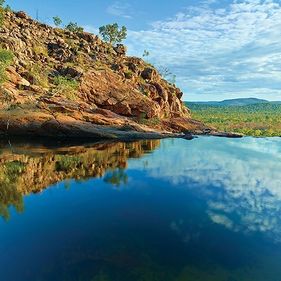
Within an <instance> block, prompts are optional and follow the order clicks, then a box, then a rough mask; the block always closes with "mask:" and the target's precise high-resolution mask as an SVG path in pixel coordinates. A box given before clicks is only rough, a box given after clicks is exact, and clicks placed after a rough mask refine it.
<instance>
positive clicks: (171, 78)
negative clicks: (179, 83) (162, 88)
mask: <svg viewBox="0 0 281 281" xmlns="http://www.w3.org/2000/svg"><path fill="white" fill-rule="evenodd" d="M158 72H159V74H160V75H161V76H162V77H163V78H164V79H165V80H167V81H168V82H169V83H171V84H176V78H177V76H176V75H175V74H173V73H172V72H171V71H170V69H169V68H167V67H164V66H159V67H158Z"/></svg>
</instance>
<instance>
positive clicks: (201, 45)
mask: <svg viewBox="0 0 281 281" xmlns="http://www.w3.org/2000/svg"><path fill="white" fill-rule="evenodd" d="M6 3H7V4H9V5H10V6H11V7H12V8H13V9H14V10H25V11H27V13H28V14H29V15H30V16H32V17H33V18H36V17H37V16H38V18H39V20H41V21H43V22H46V23H49V24H51V23H52V17H53V16H56V15H58V16H60V17H61V18H62V19H63V22H64V23H65V24H67V23H68V22H70V21H74V22H77V23H78V24H79V25H81V26H83V27H84V28H85V29H86V30H87V31H90V32H93V33H97V31H98V28H99V27H100V26H102V25H104V24H108V23H114V22H117V23H118V24H120V25H125V26H126V27H127V28H128V37H127V39H126V41H125V44H126V45H127V46H128V54H129V55H132V56H142V54H143V52H144V50H148V51H149V53H150V55H149V56H148V57H146V58H145V59H146V60H147V61H149V62H150V63H152V64H154V65H155V66H156V67H158V68H162V69H163V68H167V69H169V71H170V72H171V73H172V74H174V75H176V84H177V85H178V86H179V87H180V88H181V89H182V91H183V92H184V100H188V101H203V100H205V101H206V100H224V99H231V98H243V97H244V98H246V97H256V98H264V99H268V100H281V0H197V1H196V0H176V1H171V0H161V1H160V0H158V1H156V0H130V1H129V0H117V1H116V0H44V1H43V0H7V1H6Z"/></svg>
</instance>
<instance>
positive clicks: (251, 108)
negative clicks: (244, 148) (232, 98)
mask: <svg viewBox="0 0 281 281" xmlns="http://www.w3.org/2000/svg"><path fill="white" fill-rule="evenodd" d="M186 105H187V107H188V108H189V109H191V111H192V116H193V118H194V119H197V120H200V121H202V122H204V123H205V124H207V125H210V126H212V127H215V128H216V129H218V130H221V131H225V132H237V133H242V134H244V135H247V136H256V137H273V136H281V104H272V103H264V104H263V103H260V104H252V105H246V106H215V105H200V104H188V103H186Z"/></svg>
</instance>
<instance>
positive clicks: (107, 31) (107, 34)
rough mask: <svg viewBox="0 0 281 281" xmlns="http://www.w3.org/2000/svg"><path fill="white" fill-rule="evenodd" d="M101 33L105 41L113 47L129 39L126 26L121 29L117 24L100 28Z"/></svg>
mask: <svg viewBox="0 0 281 281" xmlns="http://www.w3.org/2000/svg"><path fill="white" fill-rule="evenodd" d="M99 31H100V35H101V36H102V38H103V40H104V41H106V42H109V43H110V44H112V45H115V44H116V43H120V42H122V40H124V39H126V38H127V28H126V27H125V26H122V27H121V28H120V29H119V26H118V24H117V23H113V24H108V25H105V26H101V27H100V28H99Z"/></svg>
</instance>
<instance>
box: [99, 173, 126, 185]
mask: <svg viewBox="0 0 281 281" xmlns="http://www.w3.org/2000/svg"><path fill="white" fill-rule="evenodd" d="M104 181H105V182H106V183H109V184H112V185H115V186H120V185H121V184H124V185H125V184H127V183H128V176H127V174H126V173H125V170H124V169H117V170H115V171H113V172H112V173H108V174H107V175H106V176H105V178H104Z"/></svg>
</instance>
